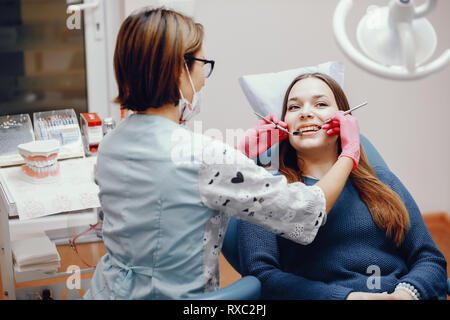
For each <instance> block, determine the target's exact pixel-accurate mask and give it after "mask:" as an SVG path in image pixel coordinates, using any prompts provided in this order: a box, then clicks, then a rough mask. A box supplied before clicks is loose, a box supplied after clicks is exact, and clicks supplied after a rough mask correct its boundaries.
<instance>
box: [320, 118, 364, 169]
mask: <svg viewBox="0 0 450 320" xmlns="http://www.w3.org/2000/svg"><path fill="white" fill-rule="evenodd" d="M343 113H344V111H337V112H335V113H333V114H332V115H331V117H330V118H331V119H332V120H331V122H330V123H327V124H324V125H323V126H322V129H324V130H325V131H326V132H327V134H328V135H333V134H338V135H340V136H341V146H342V153H341V154H340V155H339V158H340V157H349V158H351V159H352V160H353V169H352V171H353V170H355V169H356V168H357V167H358V163H359V156H360V149H359V146H360V144H359V143H360V142H359V125H358V120H356V118H355V117H353V116H352V115H350V114H347V115H344V114H343Z"/></svg>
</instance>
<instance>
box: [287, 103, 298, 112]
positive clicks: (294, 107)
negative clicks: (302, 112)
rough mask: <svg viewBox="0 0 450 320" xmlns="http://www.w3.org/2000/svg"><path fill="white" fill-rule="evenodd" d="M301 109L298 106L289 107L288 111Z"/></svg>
mask: <svg viewBox="0 0 450 320" xmlns="http://www.w3.org/2000/svg"><path fill="white" fill-rule="evenodd" d="M299 108H300V107H299V106H298V105H296V104H293V105H290V106H288V111H292V110H296V109H299Z"/></svg>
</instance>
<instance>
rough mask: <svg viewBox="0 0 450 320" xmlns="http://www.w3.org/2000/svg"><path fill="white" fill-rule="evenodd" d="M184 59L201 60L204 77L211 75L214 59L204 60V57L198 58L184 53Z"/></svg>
mask: <svg viewBox="0 0 450 320" xmlns="http://www.w3.org/2000/svg"><path fill="white" fill-rule="evenodd" d="M184 59H185V60H191V61H192V60H195V61H200V62H203V71H204V72H205V77H206V78H209V76H210V75H211V73H212V71H213V69H214V63H215V61H214V60H205V59H200V58H195V57H193V56H190V55H185V56H184Z"/></svg>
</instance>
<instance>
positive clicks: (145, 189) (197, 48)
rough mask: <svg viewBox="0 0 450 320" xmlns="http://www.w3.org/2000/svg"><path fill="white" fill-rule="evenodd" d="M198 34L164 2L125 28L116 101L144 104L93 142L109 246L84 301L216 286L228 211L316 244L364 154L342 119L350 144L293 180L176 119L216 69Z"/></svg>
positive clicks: (354, 128)
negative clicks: (327, 165)
mask: <svg viewBox="0 0 450 320" xmlns="http://www.w3.org/2000/svg"><path fill="white" fill-rule="evenodd" d="M202 42H203V27H202V26H201V25H200V24H198V23H195V22H194V21H193V20H192V19H190V18H188V17H185V16H183V15H181V14H179V13H177V12H174V11H171V10H165V9H161V8H159V9H153V10H151V9H145V10H143V11H140V12H137V13H134V14H132V15H130V16H129V17H128V18H126V19H125V21H124V22H123V24H122V26H121V28H120V30H119V34H118V37H117V44H116V49H115V54H114V68H115V72H116V80H117V84H118V88H119V94H118V97H117V99H116V101H117V102H119V103H120V104H121V105H122V106H124V107H125V108H128V109H130V110H134V111H137V113H136V114H133V115H131V116H130V117H128V118H127V119H126V120H124V121H123V122H122V123H120V125H119V126H118V127H117V128H116V129H115V130H114V131H112V132H111V133H109V134H108V135H107V136H106V137H105V139H104V140H103V141H102V143H101V145H100V148H99V151H98V158H97V159H98V160H97V167H96V174H95V179H96V182H97V184H98V185H99V188H100V193H99V198H100V202H101V205H102V209H103V212H104V223H103V239H104V244H105V248H106V250H107V253H106V254H105V255H104V256H103V257H102V258H101V260H100V261H99V263H98V265H97V268H96V270H95V273H94V276H93V278H92V282H91V288H90V289H89V290H88V291H87V292H86V294H85V296H84V298H85V299H178V298H189V297H192V296H194V295H197V294H201V293H204V292H209V291H213V290H216V289H217V288H218V284H219V263H218V256H219V254H220V251H221V247H222V242H223V238H224V236H225V232H226V229H227V224H228V220H229V217H230V216H233V217H235V218H238V219H243V220H247V221H250V222H253V223H255V224H258V225H260V226H262V227H264V228H266V229H268V230H270V231H272V232H274V233H276V234H277V235H280V236H283V237H286V238H287V239H290V240H292V241H295V242H297V243H300V244H308V243H311V242H312V241H313V240H314V237H315V236H316V234H317V231H318V229H319V228H320V226H321V225H323V224H324V223H325V220H326V215H327V212H328V211H329V210H330V209H331V207H332V206H333V204H334V202H335V201H336V199H337V198H338V196H339V194H340V192H341V191H342V189H343V186H344V184H345V182H346V180H347V177H348V175H349V174H350V172H351V171H352V168H353V167H354V166H355V165H357V164H358V161H359V149H358V148H352V146H355V145H357V146H359V129H358V125H357V123H356V120H355V119H354V118H353V117H351V116H346V117H342V118H340V119H339V121H338V122H337V123H338V124H337V126H339V129H340V132H341V137H342V139H343V141H347V142H348V146H349V147H348V148H347V149H346V145H345V144H343V153H342V157H340V159H339V160H338V161H337V162H336V164H335V165H334V166H333V167H332V168H331V169H330V171H329V172H328V173H327V174H326V175H325V176H324V177H323V179H322V180H321V181H319V182H318V183H317V184H316V185H315V186H306V185H305V184H303V183H300V182H298V183H292V184H288V183H287V181H286V178H285V177H283V176H272V175H271V174H270V173H268V172H267V171H266V170H265V169H263V168H261V167H258V166H257V165H256V164H255V162H254V161H252V160H251V159H249V158H248V157H246V156H245V155H244V154H243V153H241V152H240V151H238V150H236V149H234V148H233V147H231V146H228V145H226V144H224V143H222V142H219V141H217V140H213V139H211V138H208V137H206V136H203V135H199V134H195V133H193V132H191V131H189V130H187V129H186V128H184V127H183V126H182V125H180V124H182V123H184V122H186V121H188V120H190V119H191V118H192V117H193V116H194V115H195V114H197V113H198V112H199V111H200V108H199V107H200V92H201V88H202V87H203V86H204V84H205V78H207V77H209V76H210V75H211V72H212V70H213V67H214V62H213V61H212V60H208V59H207V58H206V57H205V55H204V52H203V49H202ZM274 130H275V129H273V130H269V131H272V132H276V131H278V130H275V131H274ZM274 142H275V141H270V144H273V143H274ZM266 147H267V146H266Z"/></svg>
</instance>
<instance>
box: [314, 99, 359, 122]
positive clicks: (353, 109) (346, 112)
mask: <svg viewBox="0 0 450 320" xmlns="http://www.w3.org/2000/svg"><path fill="white" fill-rule="evenodd" d="M365 105H367V101H366V102H364V103H361V104H360V105H357V106H356V107H354V108H351V109H350V110H347V111H345V112H344V115H346V114H349V113H350V112H353V111H355V110H356V109H359V108H361V107H364V106H365ZM330 122H331V119H328V120H327V121H325V122H324V123H323V124H327V123H330Z"/></svg>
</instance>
